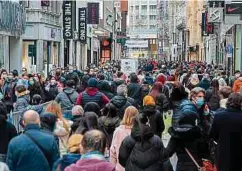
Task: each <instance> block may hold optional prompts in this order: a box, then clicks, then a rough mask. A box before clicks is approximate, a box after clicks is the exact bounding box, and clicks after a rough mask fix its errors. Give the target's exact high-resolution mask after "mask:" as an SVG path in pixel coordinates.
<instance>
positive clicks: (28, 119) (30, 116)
mask: <svg viewBox="0 0 242 171" xmlns="http://www.w3.org/2000/svg"><path fill="white" fill-rule="evenodd" d="M23 121H24V125H28V124H40V117H39V114H38V113H37V112H36V111H34V110H28V111H26V112H25V113H24V116H23Z"/></svg>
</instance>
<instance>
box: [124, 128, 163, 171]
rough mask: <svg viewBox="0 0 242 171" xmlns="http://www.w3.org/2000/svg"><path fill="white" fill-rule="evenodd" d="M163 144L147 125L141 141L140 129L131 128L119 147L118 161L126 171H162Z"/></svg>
mask: <svg viewBox="0 0 242 171" xmlns="http://www.w3.org/2000/svg"><path fill="white" fill-rule="evenodd" d="M163 153H164V145H163V143H162V141H161V139H160V138H159V137H158V136H156V135H154V134H153V133H152V131H151V130H150V129H149V127H148V126H147V127H145V129H144V140H143V143H142V142H141V136H140V131H139V130H137V129H134V128H133V129H132V132H131V135H130V136H127V137H126V138H125V139H124V140H123V142H122V144H121V146H120V148H119V163H120V164H121V165H122V166H123V167H125V170H126V171H163Z"/></svg>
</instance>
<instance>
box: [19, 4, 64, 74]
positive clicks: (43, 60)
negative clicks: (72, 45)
mask: <svg viewBox="0 0 242 171" xmlns="http://www.w3.org/2000/svg"><path fill="white" fill-rule="evenodd" d="M21 4H22V6H23V7H25V9H26V18H27V20H26V32H25V34H24V35H23V43H22V67H26V68H27V69H29V70H31V71H32V72H42V71H45V72H46V73H47V70H48V69H50V68H51V65H53V64H55V65H58V66H63V65H64V63H63V61H64V60H63V59H64V58H63V49H64V48H63V46H64V45H63V41H62V40H63V39H62V17H61V15H62V1H58V0H53V1H22V2H21Z"/></svg>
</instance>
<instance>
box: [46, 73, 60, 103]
mask: <svg viewBox="0 0 242 171" xmlns="http://www.w3.org/2000/svg"><path fill="white" fill-rule="evenodd" d="M45 90H46V91H47V100H48V101H51V100H55V97H56V96H57V94H58V86H57V81H56V80H55V77H52V78H51V80H50V82H49V84H48V85H47V86H46V87H45Z"/></svg>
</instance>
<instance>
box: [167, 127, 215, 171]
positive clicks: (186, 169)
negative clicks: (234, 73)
mask: <svg viewBox="0 0 242 171" xmlns="http://www.w3.org/2000/svg"><path fill="white" fill-rule="evenodd" d="M170 130H171V129H169V133H170V134H171V139H170V141H169V143H168V145H167V148H166V153H165V154H166V156H168V157H171V156H172V155H173V154H174V153H176V155H177V158H178V162H177V167H176V171H197V170H198V169H197V167H196V165H195V164H194V163H193V161H192V159H191V158H190V157H189V155H188V154H187V152H186V151H185V148H187V149H188V150H189V152H190V153H191V154H192V156H193V157H194V159H195V160H196V161H197V163H198V164H199V165H200V166H202V159H209V160H211V158H210V151H209V145H208V143H207V141H206V140H205V139H203V137H202V136H201V134H200V133H199V129H194V131H193V134H191V133H190V134H191V135H190V136H186V138H185V136H184V137H183V136H181V135H180V134H179V135H178V134H177V133H176V132H173V131H172V132H171V131H170ZM195 130H197V133H196V131H195ZM183 135H184V133H183ZM187 137H189V139H188V138H187Z"/></svg>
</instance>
